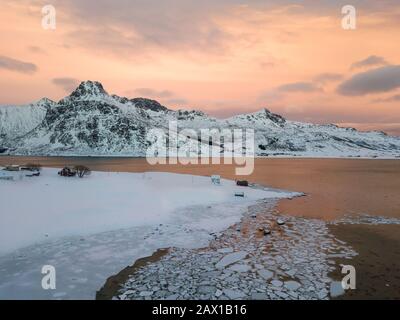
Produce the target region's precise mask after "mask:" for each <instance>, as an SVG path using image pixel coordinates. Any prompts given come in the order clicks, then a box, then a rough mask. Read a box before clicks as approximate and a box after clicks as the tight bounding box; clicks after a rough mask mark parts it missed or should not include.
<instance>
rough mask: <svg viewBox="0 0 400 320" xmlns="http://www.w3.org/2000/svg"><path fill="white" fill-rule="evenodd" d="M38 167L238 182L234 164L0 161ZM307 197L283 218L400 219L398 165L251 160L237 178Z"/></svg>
mask: <svg viewBox="0 0 400 320" xmlns="http://www.w3.org/2000/svg"><path fill="white" fill-rule="evenodd" d="M27 162H35V163H40V164H42V166H45V167H57V168H59V167H62V166H64V165H75V164H84V165H86V166H88V167H90V168H91V169H92V170H99V171H116V172H118V171H119V172H144V171H167V172H178V173H190V174H195V175H205V176H209V175H212V174H220V175H221V176H222V177H224V178H228V179H238V177H237V176H236V175H235V167H234V166H233V165H187V166H183V165H156V166H152V165H149V164H148V163H147V162H146V159H142V158H94V157H87V158H86V157H79V158H75V157H8V156H3V157H0V165H6V164H25V163H27ZM239 179H247V180H249V181H250V182H254V183H258V184H262V185H264V186H271V187H274V188H280V189H287V190H292V191H300V192H304V193H306V194H307V197H301V198H296V199H293V200H283V201H280V203H279V205H278V209H279V211H280V212H282V213H285V214H291V215H297V216H306V217H314V218H322V219H326V220H330V219H334V218H336V217H340V216H342V215H344V214H359V213H364V214H371V215H382V216H389V217H400V160H377V159H373V160H367V159H256V160H255V170H254V172H253V174H252V175H250V176H247V177H240V178H239Z"/></svg>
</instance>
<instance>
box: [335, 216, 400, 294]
mask: <svg viewBox="0 0 400 320" xmlns="http://www.w3.org/2000/svg"><path fill="white" fill-rule="evenodd" d="M329 228H330V230H331V232H332V233H333V235H334V236H335V237H337V238H338V239H341V240H343V241H345V242H347V243H349V244H351V246H352V248H353V249H354V250H355V251H356V252H358V253H359V255H358V256H355V257H353V258H352V259H349V260H347V259H340V258H337V259H335V261H336V265H337V266H339V265H340V264H344V265H346V264H350V265H353V266H354V267H355V269H356V289H355V290H347V291H346V292H345V294H344V295H343V296H340V297H338V298H337V299H397V300H398V299H400V225H350V224H340V225H331V226H330V227H329ZM340 269H341V268H340V267H338V268H337V269H336V271H335V272H332V274H331V277H332V278H334V279H336V280H341V279H342V278H343V276H344V275H342V274H341V272H340Z"/></svg>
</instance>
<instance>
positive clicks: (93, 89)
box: [69, 80, 108, 100]
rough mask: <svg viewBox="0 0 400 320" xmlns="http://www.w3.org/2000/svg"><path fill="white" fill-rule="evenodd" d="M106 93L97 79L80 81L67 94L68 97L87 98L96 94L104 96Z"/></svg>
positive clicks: (96, 95)
mask: <svg viewBox="0 0 400 320" xmlns="http://www.w3.org/2000/svg"><path fill="white" fill-rule="evenodd" d="M105 95H108V93H107V92H106V91H105V90H104V88H103V85H102V84H101V83H100V82H98V81H90V80H88V81H82V82H81V83H80V84H79V86H78V87H77V88H76V89H75V90H74V91H73V92H72V93H71V94H70V95H69V98H70V99H74V100H76V99H87V98H93V97H98V96H105Z"/></svg>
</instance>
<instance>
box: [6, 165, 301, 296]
mask: <svg viewBox="0 0 400 320" xmlns="http://www.w3.org/2000/svg"><path fill="white" fill-rule="evenodd" d="M57 171H58V170H56V169H47V168H46V169H43V170H42V173H41V176H40V177H34V178H28V177H26V178H23V179H21V180H19V179H16V180H14V181H6V180H0V208H1V209H0V299H15V298H17V299H94V297H95V293H96V290H98V289H100V287H101V286H102V285H103V284H104V282H105V280H106V279H107V278H108V277H109V276H111V275H113V274H115V273H118V272H119V271H120V270H122V269H123V268H125V267H126V266H128V265H132V264H133V262H134V261H135V260H136V259H138V258H141V257H144V256H149V255H151V254H152V253H153V252H154V251H155V250H157V249H158V248H166V247H172V246H175V247H181V248H198V247H203V246H206V245H207V243H208V242H209V240H211V239H212V238H213V237H214V236H215V233H218V232H221V231H223V230H224V229H226V228H227V227H228V226H230V225H232V224H234V223H236V222H238V221H239V220H240V218H241V217H242V215H243V214H244V213H245V212H246V210H247V208H248V206H249V205H251V204H253V203H255V202H256V201H259V200H261V199H267V201H268V199H270V201H274V199H278V198H284V197H293V196H296V195H298V194H297V193H294V192H286V191H280V190H273V189H266V188H265V189H261V188H260V189H256V188H246V187H237V186H236V184H235V182H234V181H229V180H221V185H220V186H217V185H213V184H212V183H211V178H210V177H200V176H192V175H182V174H171V173H158V172H152V173H115V172H114V173H107V172H93V173H92V175H91V176H89V177H85V178H83V179H80V178H77V177H73V178H65V177H60V176H58V175H57ZM239 190H240V191H244V193H245V197H244V198H241V197H235V196H234V194H235V192H236V191H239ZM43 265H53V266H54V267H55V268H56V290H44V289H42V287H41V280H42V277H43V276H44V275H42V274H41V269H42V267H43Z"/></svg>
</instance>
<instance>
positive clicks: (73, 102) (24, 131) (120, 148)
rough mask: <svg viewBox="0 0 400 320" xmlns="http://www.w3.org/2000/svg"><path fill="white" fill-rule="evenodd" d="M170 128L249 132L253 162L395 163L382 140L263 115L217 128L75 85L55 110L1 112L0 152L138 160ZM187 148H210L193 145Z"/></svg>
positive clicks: (205, 119)
mask: <svg viewBox="0 0 400 320" xmlns="http://www.w3.org/2000/svg"><path fill="white" fill-rule="evenodd" d="M171 120H175V121H177V123H178V128H179V129H178V131H180V130H182V129H184V128H185V129H193V130H195V131H196V132H200V130H201V129H207V128H209V129H212V128H215V129H219V130H223V129H231V130H233V129H243V130H245V129H254V130H255V153H256V155H258V156H315V157H326V156H343V157H348V156H352V157H353V156H355V157H358V156H362V157H400V138H399V137H391V136H387V135H386V134H385V133H383V132H375V131H374V132H359V131H357V130H355V129H353V128H339V127H337V126H335V125H315V124H310V123H301V122H294V121H288V120H286V119H284V118H283V117H281V116H279V115H277V114H274V113H272V112H270V111H269V110H267V109H263V110H260V111H258V112H255V113H251V114H243V115H237V116H234V117H231V118H228V119H222V120H221V119H216V118H213V117H210V116H208V115H206V114H205V113H203V112H201V111H195V110H193V111H188V110H178V111H173V110H169V109H168V108H166V107H165V106H162V105H161V104H160V103H158V102H157V101H154V100H150V99H145V98H134V99H128V98H125V97H119V96H117V95H110V94H108V93H107V92H106V91H105V90H104V88H103V86H102V85H101V83H99V82H95V81H85V82H82V83H81V84H80V85H79V86H78V87H77V88H76V89H75V90H74V91H73V92H72V93H71V94H70V95H69V96H67V97H65V98H64V99H62V100H60V101H59V102H58V103H56V102H53V101H51V100H49V99H46V98H44V99H42V100H40V101H38V102H36V103H32V104H30V105H26V106H5V107H0V152H1V153H3V154H11V155H16V154H18V155H93V156H98V155H113V156H145V155H146V150H147V149H148V147H149V146H150V145H151V144H153V143H155V141H156V139H154V137H152V136H151V135H149V134H148V133H149V131H150V130H151V129H159V130H163V131H164V132H166V134H168V133H167V132H168V123H169V121H171ZM188 141H191V142H196V143H198V142H199V141H200V143H203V144H207V145H208V144H210V143H209V141H203V140H201V139H200V138H198V139H196V140H194V139H193V138H192V137H191V139H188ZM223 147H224V144H223V143H221V144H219V145H218V148H223Z"/></svg>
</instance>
